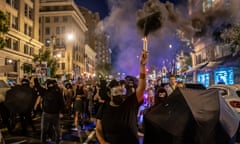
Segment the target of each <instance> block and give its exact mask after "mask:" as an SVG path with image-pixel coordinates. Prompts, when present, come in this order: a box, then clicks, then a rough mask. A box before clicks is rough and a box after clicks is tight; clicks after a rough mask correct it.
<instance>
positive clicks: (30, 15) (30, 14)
mask: <svg viewBox="0 0 240 144" xmlns="http://www.w3.org/2000/svg"><path fill="white" fill-rule="evenodd" d="M28 17H29V19H31V20H33V9H32V8H30V7H29V9H28Z"/></svg>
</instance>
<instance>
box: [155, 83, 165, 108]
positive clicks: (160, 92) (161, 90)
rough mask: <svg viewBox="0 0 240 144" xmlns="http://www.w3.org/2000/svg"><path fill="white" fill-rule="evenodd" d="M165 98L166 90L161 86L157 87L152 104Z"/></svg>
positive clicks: (158, 102)
mask: <svg viewBox="0 0 240 144" xmlns="http://www.w3.org/2000/svg"><path fill="white" fill-rule="evenodd" d="M166 98H167V91H166V90H165V89H164V88H163V87H158V89H157V91H156V93H155V97H154V105H157V104H160V103H162V102H163V101H164V100H165V99H166Z"/></svg>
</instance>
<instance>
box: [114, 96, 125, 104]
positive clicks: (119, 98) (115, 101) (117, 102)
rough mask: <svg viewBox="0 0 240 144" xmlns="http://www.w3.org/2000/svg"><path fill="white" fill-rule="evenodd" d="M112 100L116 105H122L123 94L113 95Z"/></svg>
mask: <svg viewBox="0 0 240 144" xmlns="http://www.w3.org/2000/svg"><path fill="white" fill-rule="evenodd" d="M112 101H113V103H114V104H116V105H121V104H122V103H123V97H122V95H116V96H113V97H112Z"/></svg>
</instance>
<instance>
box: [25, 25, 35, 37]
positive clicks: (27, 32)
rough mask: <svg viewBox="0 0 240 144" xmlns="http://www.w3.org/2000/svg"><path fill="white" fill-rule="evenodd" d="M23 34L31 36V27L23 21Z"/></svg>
mask: <svg viewBox="0 0 240 144" xmlns="http://www.w3.org/2000/svg"><path fill="white" fill-rule="evenodd" d="M24 34H25V35H28V36H30V37H32V36H33V27H32V26H30V25H28V24H26V23H25V24H24Z"/></svg>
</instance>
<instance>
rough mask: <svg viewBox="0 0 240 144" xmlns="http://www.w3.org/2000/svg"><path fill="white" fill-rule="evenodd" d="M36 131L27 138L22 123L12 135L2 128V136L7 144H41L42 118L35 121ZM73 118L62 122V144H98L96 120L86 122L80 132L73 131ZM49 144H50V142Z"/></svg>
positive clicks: (63, 119)
mask: <svg viewBox="0 0 240 144" xmlns="http://www.w3.org/2000/svg"><path fill="white" fill-rule="evenodd" d="M34 123H35V126H36V131H34V132H33V131H30V132H29V134H28V135H27V136H23V135H22V134H21V126H20V123H17V125H16V128H15V130H14V132H13V133H12V134H10V133H9V132H8V131H7V130H6V128H2V129H1V131H2V135H3V137H4V139H5V142H6V144H39V143H40V133H41V130H40V125H41V118H40V116H38V117H36V118H35V119H34ZM72 123H73V118H71V117H70V116H65V117H64V118H62V120H61V134H62V141H61V144H98V142H97V139H96V137H95V131H94V128H95V119H91V121H88V122H85V124H84V126H83V127H82V129H81V128H79V129H78V130H72V128H73V127H72ZM49 143H52V142H50V140H49Z"/></svg>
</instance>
